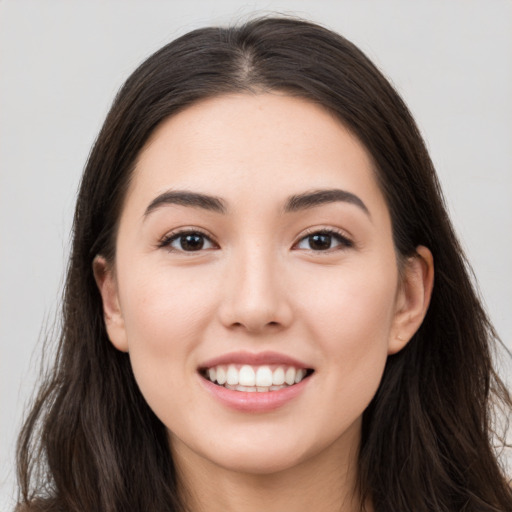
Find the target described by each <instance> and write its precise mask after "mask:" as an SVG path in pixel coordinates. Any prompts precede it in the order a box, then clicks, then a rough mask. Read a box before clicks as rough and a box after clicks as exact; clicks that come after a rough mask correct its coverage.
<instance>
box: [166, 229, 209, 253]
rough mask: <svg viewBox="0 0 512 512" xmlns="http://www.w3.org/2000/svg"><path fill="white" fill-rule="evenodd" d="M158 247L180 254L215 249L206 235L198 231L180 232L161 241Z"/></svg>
mask: <svg viewBox="0 0 512 512" xmlns="http://www.w3.org/2000/svg"><path fill="white" fill-rule="evenodd" d="M160 246H161V247H167V248H168V249H169V250H171V251H180V252H197V251H203V250H207V249H214V248H216V247H217V246H216V245H215V244H214V243H213V241H212V240H211V239H210V238H209V237H208V236H207V235H205V234H204V233H201V232H200V231H181V232H179V233H174V234H171V235H169V236H167V237H165V238H164V239H163V240H162V242H161V244H160Z"/></svg>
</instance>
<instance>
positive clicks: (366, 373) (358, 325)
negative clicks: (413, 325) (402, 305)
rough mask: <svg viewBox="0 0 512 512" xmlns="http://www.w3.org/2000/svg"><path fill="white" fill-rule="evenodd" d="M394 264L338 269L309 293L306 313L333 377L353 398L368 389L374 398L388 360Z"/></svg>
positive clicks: (394, 297) (303, 308)
mask: <svg viewBox="0 0 512 512" xmlns="http://www.w3.org/2000/svg"><path fill="white" fill-rule="evenodd" d="M390 268H391V269H392V268H393V266H392V265H391V266H389V267H387V269H384V268H382V265H380V264H379V265H374V266H373V267H372V266H371V265H365V266H361V267H359V268H356V267H355V266H354V267H351V268H347V269H345V270H344V271H343V272H341V271H334V272H332V275H327V274H326V275H325V276H324V277H323V278H322V279H320V280H319V279H318V276H317V281H316V287H315V288H316V292H315V293H313V294H312V293H305V291H304V292H303V300H302V304H303V307H302V311H301V312H300V316H301V317H302V318H303V319H304V320H303V321H304V322H305V323H306V325H307V328H308V330H309V331H310V336H311V338H312V339H315V340H316V342H317V344H318V346H319V348H320V351H321V353H322V357H323V358H325V361H324V363H326V364H325V367H326V368H329V371H330V372H331V373H332V375H331V376H330V378H331V379H333V382H334V381H336V382H337V383H338V384H337V387H338V388H339V387H340V386H343V387H345V389H347V390H348V389H350V390H351V393H352V395H353V396H358V395H360V394H361V393H366V394H368V397H369V399H371V396H372V395H373V393H374V392H375V391H376V389H377V387H378V384H379V382H380V379H381V376H382V372H383V369H384V366H385V363H386V359H387V353H388V342H389V338H390V334H391V328H392V325H393V319H394V312H395V299H396V287H397V281H398V276H397V274H396V273H394V272H393V271H390ZM384 270H385V271H384ZM348 394H349V395H350V393H348ZM344 396H346V395H345V394H344Z"/></svg>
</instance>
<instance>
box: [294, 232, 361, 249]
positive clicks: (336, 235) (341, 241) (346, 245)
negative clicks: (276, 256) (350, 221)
mask: <svg viewBox="0 0 512 512" xmlns="http://www.w3.org/2000/svg"><path fill="white" fill-rule="evenodd" d="M315 235H317V236H318V235H320V236H328V237H331V239H333V240H335V241H336V242H338V245H337V246H335V247H329V248H328V249H322V250H320V249H319V250H315V249H306V250H310V251H313V252H315V253H330V252H333V251H336V250H343V249H350V248H351V247H354V242H352V240H350V239H349V238H347V236H346V235H345V234H343V233H342V232H341V231H338V230H336V229H333V228H323V229H322V228H320V229H318V228H313V229H310V230H308V231H306V233H305V234H303V235H302V236H301V238H300V239H299V241H298V242H297V243H295V244H294V245H293V249H295V248H298V245H299V244H300V243H301V242H303V241H304V240H307V239H308V238H311V237H313V236H315ZM310 243H311V241H310Z"/></svg>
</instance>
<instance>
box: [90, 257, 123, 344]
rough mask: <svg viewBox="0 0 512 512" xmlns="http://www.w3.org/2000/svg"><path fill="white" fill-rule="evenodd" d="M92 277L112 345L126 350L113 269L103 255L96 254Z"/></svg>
mask: <svg viewBox="0 0 512 512" xmlns="http://www.w3.org/2000/svg"><path fill="white" fill-rule="evenodd" d="M92 267H93V272H94V279H95V280H96V285H97V286H98V290H99V292H100V295H101V300H102V303H103V318H104V321H105V326H106V328H107V334H108V337H109V339H110V341H111V342H112V345H114V347H116V348H117V349H118V350H120V351H122V352H128V344H127V341H126V331H125V326H124V319H123V315H122V311H121V307H120V304H119V295H118V288H117V282H116V276H115V272H114V269H113V268H112V266H111V265H109V264H108V263H107V261H106V260H105V258H104V257H103V256H96V257H95V258H94V261H93V264H92Z"/></svg>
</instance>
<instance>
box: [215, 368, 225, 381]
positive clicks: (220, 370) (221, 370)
mask: <svg viewBox="0 0 512 512" xmlns="http://www.w3.org/2000/svg"><path fill="white" fill-rule="evenodd" d="M217 382H218V383H219V384H221V385H222V384H224V383H225V382H226V370H224V368H223V367H222V366H219V367H218V368H217Z"/></svg>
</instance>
